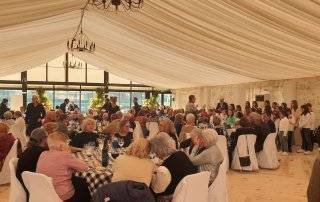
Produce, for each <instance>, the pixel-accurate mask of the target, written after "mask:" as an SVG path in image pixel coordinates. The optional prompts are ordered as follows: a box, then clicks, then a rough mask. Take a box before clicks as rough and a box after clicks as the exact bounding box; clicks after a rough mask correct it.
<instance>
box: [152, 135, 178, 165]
mask: <svg viewBox="0 0 320 202" xmlns="http://www.w3.org/2000/svg"><path fill="white" fill-rule="evenodd" d="M150 144H151V152H153V153H155V154H156V156H158V157H159V158H162V159H163V158H166V157H168V156H170V155H171V154H172V153H174V152H176V143H175V141H174V140H173V139H172V138H171V137H170V136H169V135H168V134H167V133H165V132H160V133H158V134H157V135H155V136H154V137H153V138H151V139H150Z"/></svg>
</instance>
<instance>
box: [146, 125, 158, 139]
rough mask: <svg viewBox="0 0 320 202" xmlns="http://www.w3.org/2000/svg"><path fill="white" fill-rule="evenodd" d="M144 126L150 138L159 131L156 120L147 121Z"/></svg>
mask: <svg viewBox="0 0 320 202" xmlns="http://www.w3.org/2000/svg"><path fill="white" fill-rule="evenodd" d="M146 126H147V129H148V130H149V138H152V137H154V136H155V135H156V134H158V133H159V125H158V123H157V122H148V123H147V125H146Z"/></svg>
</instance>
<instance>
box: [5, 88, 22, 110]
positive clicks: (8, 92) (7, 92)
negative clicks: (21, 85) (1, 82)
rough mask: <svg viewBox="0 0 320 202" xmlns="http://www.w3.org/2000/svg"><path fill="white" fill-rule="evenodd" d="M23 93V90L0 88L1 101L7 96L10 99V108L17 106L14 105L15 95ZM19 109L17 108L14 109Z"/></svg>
mask: <svg viewBox="0 0 320 202" xmlns="http://www.w3.org/2000/svg"><path fill="white" fill-rule="evenodd" d="M18 95H22V92H21V90H0V98H1V100H0V102H1V101H2V99H4V98H7V99H8V101H9V103H8V104H9V105H8V106H9V108H16V106H13V99H15V97H14V96H18ZM13 110H17V109H13Z"/></svg>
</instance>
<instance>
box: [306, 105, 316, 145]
mask: <svg viewBox="0 0 320 202" xmlns="http://www.w3.org/2000/svg"><path fill="white" fill-rule="evenodd" d="M306 105H307V106H308V109H309V111H310V114H311V127H310V134H311V140H312V144H314V143H316V137H315V136H314V132H313V131H314V130H315V129H316V114H315V113H314V111H313V110H312V105H311V103H307V104H306Z"/></svg>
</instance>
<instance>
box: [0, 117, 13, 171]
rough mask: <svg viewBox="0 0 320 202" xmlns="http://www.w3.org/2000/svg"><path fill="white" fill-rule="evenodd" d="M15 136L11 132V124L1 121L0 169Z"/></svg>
mask: <svg viewBox="0 0 320 202" xmlns="http://www.w3.org/2000/svg"><path fill="white" fill-rule="evenodd" d="M14 141H15V138H14V137H13V135H12V134H11V133H9V126H8V124H6V123H0V170H1V168H2V165H3V163H4V160H5V158H6V157H7V155H8V153H9V151H10V149H11V147H12V145H13V143H14Z"/></svg>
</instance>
